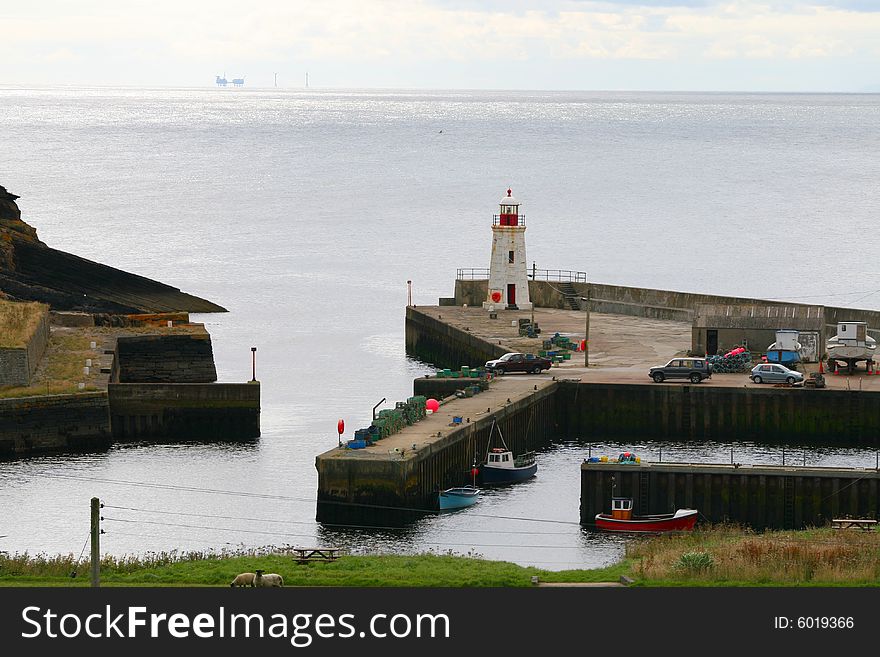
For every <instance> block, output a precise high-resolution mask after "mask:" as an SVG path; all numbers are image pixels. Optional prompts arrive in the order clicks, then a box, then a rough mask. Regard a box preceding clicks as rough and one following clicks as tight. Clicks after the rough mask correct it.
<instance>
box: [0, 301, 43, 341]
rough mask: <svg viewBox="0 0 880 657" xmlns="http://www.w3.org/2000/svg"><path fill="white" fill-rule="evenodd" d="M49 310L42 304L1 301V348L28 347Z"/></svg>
mask: <svg viewBox="0 0 880 657" xmlns="http://www.w3.org/2000/svg"><path fill="white" fill-rule="evenodd" d="M47 310H48V306H46V305H45V304H42V303H34V302H19V301H3V300H0V347H12V348H18V347H26V346H27V343H28V340H30V338H31V336H32V335H33V334H34V331H36V330H37V327H38V326H39V325H40V318H41V317H42V316H43V314H44V313H45V312H46V311H47Z"/></svg>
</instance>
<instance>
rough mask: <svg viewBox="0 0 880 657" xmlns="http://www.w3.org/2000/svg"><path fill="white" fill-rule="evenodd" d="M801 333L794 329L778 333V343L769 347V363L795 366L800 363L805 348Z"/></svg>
mask: <svg viewBox="0 0 880 657" xmlns="http://www.w3.org/2000/svg"><path fill="white" fill-rule="evenodd" d="M799 335H800V334H799V332H798V331H795V330H793V329H786V330H781V331H776V342H774V343H773V344H771V345H769V346H768V347H767V362H769V363H779V364H781V365H793V364H795V363H798V362H800V360H801V350H802V349H803V347H802V346H801V343H800V342H798V337H799Z"/></svg>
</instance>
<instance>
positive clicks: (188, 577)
mask: <svg viewBox="0 0 880 657" xmlns="http://www.w3.org/2000/svg"><path fill="white" fill-rule="evenodd" d="M87 559H88V557H87V556H86V560H85V561H83V560H77V559H76V558H75V557H74V556H73V555H66V556H47V555H29V554H12V555H4V554H2V553H0V586H88V584H89V581H88V576H89V568H88V561H87ZM258 568H259V569H262V570H265V571H266V572H275V573H280V574H281V575H282V576H283V577H284V582H285V585H286V586H357V587H527V586H531V580H532V577H538V578H539V579H540V580H541V582H546V583H556V582H558V583H563V582H564V583H581V582H618V581H619V580H620V578H621V576H624V575H625V576H627V577H630V578H632V579H633V580H634V584H635V585H636V586H859V587H862V586H878V585H880V532H878V531H870V532H863V531H860V530H833V529H810V530H805V531H779V532H766V533H762V534H756V533H754V532H752V531H750V530H747V529H742V528H740V527H735V526H723V525H722V526H715V527H709V528H702V529H698V530H696V531H694V532H691V533H685V534H677V535H665V536H664V535H661V536H653V537H641V538H633V539H632V540H631V541H630V542H629V543H628V545H627V549H626V556H625V558H624V559H623V560H622V561H621V562H620V563H617V564H615V565H612V566H609V567H607V568H599V569H594V570H563V571H547V570H541V569H539V568H527V567H523V566H519V565H516V564H513V563H509V562H503V561H487V560H485V559H481V558H477V557H469V556H452V555H435V554H420V555H412V556H400V555H376V556H347V557H343V558H341V559H339V560H337V561H335V562H331V563H310V564H306V565H299V564H297V563H296V562H295V561H294V559H293V557H292V556H291V555H290V554H286V553H284V552H283V551H280V552H279V551H277V550H276V549H274V548H264V549H259V550H250V551H236V552H229V551H226V552H220V553H213V552H164V553H151V554H147V555H142V556H137V557H133V556H132V557H123V558H111V557H106V558H105V559H104V560H103V561H102V563H101V581H102V583H103V585H105V586H229V583H230V582H231V581H232V579H233V578H234V577H235V575H237V574H238V573H241V572H253V571H255V570H256V569H258ZM72 572H76V573H77V575H76V577H71V573H72Z"/></svg>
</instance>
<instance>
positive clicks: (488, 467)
mask: <svg viewBox="0 0 880 657" xmlns="http://www.w3.org/2000/svg"><path fill="white" fill-rule="evenodd" d="M537 471H538V463H537V462H536V461H535V453H534V452H526V453H525V454H520V455H519V456H517V457H514V456H513V452H511V451H510V450H509V449H500V448H497V447H496V448H495V449H493V450H491V451H490V452H489V453H488V454H487V455H486V462H485V463H483V465H481V466H480V483H481V484H483V485H484V486H497V485H499V484H512V483H515V482H517V481H525V480H526V479H531V478H532V477H534V476H535V473H536V472H537Z"/></svg>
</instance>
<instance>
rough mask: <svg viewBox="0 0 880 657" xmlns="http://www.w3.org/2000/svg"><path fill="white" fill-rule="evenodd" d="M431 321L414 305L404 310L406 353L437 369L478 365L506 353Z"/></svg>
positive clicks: (505, 350) (440, 320)
mask: <svg viewBox="0 0 880 657" xmlns="http://www.w3.org/2000/svg"><path fill="white" fill-rule="evenodd" d="M442 318H443V315H442V313H441V315H440V318H439V319H438V318H434V317H431V316H429V315H428V314H426V313H423V312H421V311H420V310H419V309H418V308H417V307H415V306H409V307H407V309H406V325H405V329H406V352H407V353H408V354H412V355H414V356H416V357H417V358H420V359H421V360H423V361H425V362H428V363H433V364H434V365H437V366H439V367H450V368H454V369H459V368H460V367H461V366H462V365H468V366H476V365H482V364H483V363H485V362H486V361H487V360H492V359H493V358H498V357H500V356H503V355H504V354H505V353H507V349H505V348H504V347H502V346H501V345H499V344H492V343H491V342H488V341H486V340H483V339H482V338H479V337H477V336H476V335H473V334H472V333H469V332H468V331H464V330H462V329H459V328H456V327H455V326H452V325H450V324H447V323H445V322H443V319H442Z"/></svg>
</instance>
